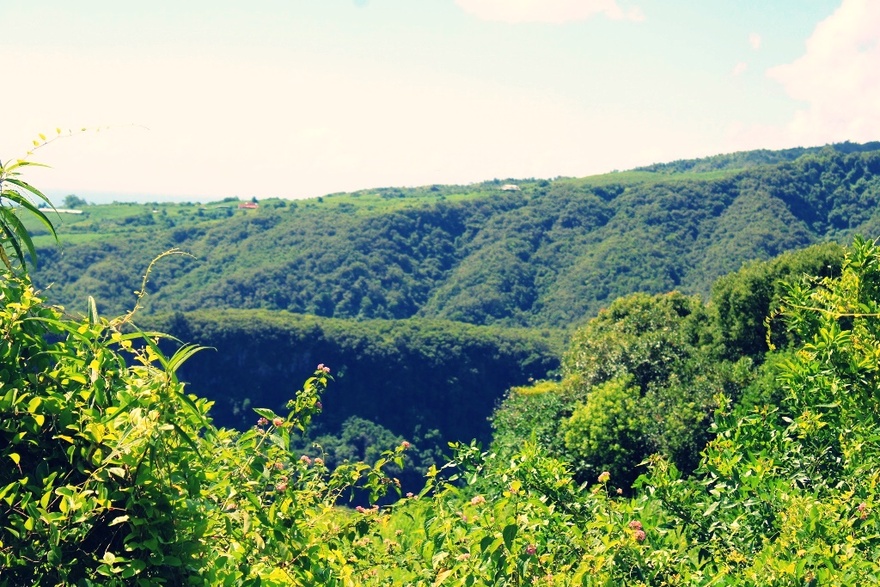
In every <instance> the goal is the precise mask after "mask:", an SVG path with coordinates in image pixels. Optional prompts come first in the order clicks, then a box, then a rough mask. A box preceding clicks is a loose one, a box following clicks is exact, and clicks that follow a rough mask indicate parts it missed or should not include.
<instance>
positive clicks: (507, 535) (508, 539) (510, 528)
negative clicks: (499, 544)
mask: <svg viewBox="0 0 880 587" xmlns="http://www.w3.org/2000/svg"><path fill="white" fill-rule="evenodd" d="M518 531H519V527H518V526H517V525H516V524H508V525H507V526H505V527H504V530H502V531H501V535H502V536H503V537H504V546H506V547H507V550H509V551H513V539H514V538H516V533H517V532H518Z"/></svg>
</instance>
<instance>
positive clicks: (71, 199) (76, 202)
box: [64, 194, 89, 208]
mask: <svg viewBox="0 0 880 587" xmlns="http://www.w3.org/2000/svg"><path fill="white" fill-rule="evenodd" d="M88 205H89V203H88V202H86V201H85V200H84V199H82V198H80V197H78V196H75V195H74V194H68V195H66V196H64V207H65V208H82V207H83V206H88Z"/></svg>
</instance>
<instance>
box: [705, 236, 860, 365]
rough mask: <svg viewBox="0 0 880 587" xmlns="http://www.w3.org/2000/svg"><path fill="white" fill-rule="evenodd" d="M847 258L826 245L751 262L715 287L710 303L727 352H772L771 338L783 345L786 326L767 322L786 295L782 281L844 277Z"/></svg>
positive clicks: (750, 353) (752, 354)
mask: <svg viewBox="0 0 880 587" xmlns="http://www.w3.org/2000/svg"><path fill="white" fill-rule="evenodd" d="M842 261H843V249H842V248H841V247H840V246H838V245H836V244H833V243H826V244H822V245H815V246H813V247H809V248H807V249H804V250H801V251H797V252H793V253H789V254H786V255H781V256H780V257H778V258H776V259H773V260H771V261H768V262H762V263H758V262H753V263H749V264H748V265H745V266H743V267H742V268H741V269H740V270H739V271H737V272H735V273H731V274H729V275H725V276H724V277H721V278H720V279H718V280H717V281H716V282H715V283H714V284H713V285H712V296H711V306H712V310H713V311H714V312H716V316H715V319H716V320H717V322H718V327H719V328H718V332H719V334H720V336H721V343H722V344H723V345H724V352H725V354H726V355H727V356H728V357H730V358H735V357H739V356H742V355H747V356H752V357H760V356H762V355H763V354H764V353H766V352H767V351H768V350H769V347H768V345H767V341H768V337H770V338H772V340H773V344H774V345H776V346H784V344H785V333H784V329H782V328H781V324H780V323H779V322H778V321H774V322H773V324H774V328H773V330H772V331H771V332H768V330H767V326H766V325H765V320H766V319H767V317H768V316H771V315H772V314H773V313H775V311H776V309H777V306H778V305H779V302H780V300H781V299H782V297H783V295H784V294H785V289H784V285H783V284H784V283H786V282H790V281H794V280H798V279H801V278H803V277H806V276H818V277H830V276H832V275H839V274H840V266H841V263H842Z"/></svg>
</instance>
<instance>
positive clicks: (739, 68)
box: [731, 61, 749, 75]
mask: <svg viewBox="0 0 880 587" xmlns="http://www.w3.org/2000/svg"><path fill="white" fill-rule="evenodd" d="M748 68H749V66H748V64H746V62H745V61H740V62H739V63H737V64H736V65H734V66H733V71H732V72H731V73H732V74H733V75H742V74H744V73H745V72H746V70H747V69H748Z"/></svg>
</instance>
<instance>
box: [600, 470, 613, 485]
mask: <svg viewBox="0 0 880 587" xmlns="http://www.w3.org/2000/svg"><path fill="white" fill-rule="evenodd" d="M610 479H611V473H609V472H608V471H602V472H601V473H599V483H608V481H609V480H610Z"/></svg>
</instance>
